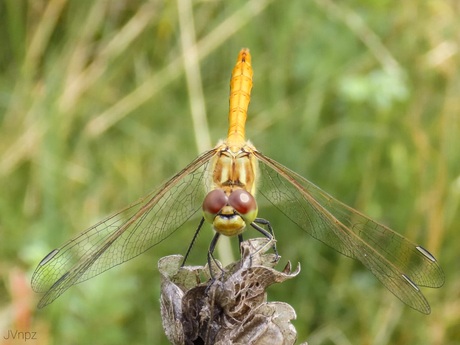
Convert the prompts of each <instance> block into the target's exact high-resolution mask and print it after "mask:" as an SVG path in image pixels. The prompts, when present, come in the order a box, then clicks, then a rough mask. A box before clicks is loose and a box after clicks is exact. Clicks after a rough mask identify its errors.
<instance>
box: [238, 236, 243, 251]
mask: <svg viewBox="0 0 460 345" xmlns="http://www.w3.org/2000/svg"><path fill="white" fill-rule="evenodd" d="M241 243H243V234H239V235H238V245H239V248H240V254H242V252H241Z"/></svg>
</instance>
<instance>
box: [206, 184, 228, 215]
mask: <svg viewBox="0 0 460 345" xmlns="http://www.w3.org/2000/svg"><path fill="white" fill-rule="evenodd" d="M227 201H228V198H227V196H226V195H225V193H224V191H223V190H222V189H214V190H212V191H210V192H209V193H208V195H206V197H205V198H204V201H203V211H204V213H205V214H209V215H214V216H215V215H216V214H218V213H219V211H220V210H221V209H222V207H224V206H225V205H227Z"/></svg>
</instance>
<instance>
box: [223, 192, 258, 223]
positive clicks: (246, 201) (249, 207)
mask: <svg viewBox="0 0 460 345" xmlns="http://www.w3.org/2000/svg"><path fill="white" fill-rule="evenodd" d="M228 204H229V205H230V206H231V207H233V208H234V209H235V210H236V212H238V213H239V214H240V215H241V216H242V217H243V219H244V220H245V221H246V222H249V223H250V222H252V221H253V220H254V219H255V218H256V215H257V202H256V199H254V197H253V196H252V195H251V193H249V192H247V191H245V190H244V189H237V190H235V191H233V192H232V194H230V196H229V198H228Z"/></svg>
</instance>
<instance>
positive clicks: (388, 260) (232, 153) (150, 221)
mask: <svg viewBox="0 0 460 345" xmlns="http://www.w3.org/2000/svg"><path fill="white" fill-rule="evenodd" d="M252 77H253V69H252V65H251V55H250V53H249V50H248V49H242V50H241V51H240V53H239V54H238V58H237V61H236V65H235V67H234V69H233V71H232V76H231V80H230V110H229V116H228V117H229V129H228V134H227V138H226V139H224V140H221V141H219V143H218V144H217V145H216V146H215V147H214V148H213V149H210V150H208V151H206V152H204V153H202V154H201V155H200V156H198V157H197V158H195V160H193V161H192V162H191V163H190V164H189V165H187V166H186V167H185V168H184V169H183V170H182V171H180V172H179V173H177V174H176V175H175V176H173V177H172V178H171V179H170V180H168V181H167V182H166V183H164V184H163V185H162V186H160V187H159V188H158V189H156V190H154V191H153V192H151V193H149V194H148V195H146V196H145V197H143V198H141V199H140V200H138V201H137V202H134V203H133V204H131V205H129V206H127V207H125V208H124V209H122V210H121V211H119V212H117V213H115V214H113V215H111V216H109V217H107V218H106V219H104V220H102V221H100V222H99V223H97V224H95V225H93V226H92V227H90V228H88V229H87V230H85V231H83V232H82V233H80V234H79V235H77V236H76V237H74V238H72V239H71V240H69V241H68V242H67V243H65V244H64V245H62V246H61V247H59V248H56V249H54V250H52V251H51V252H50V253H49V254H48V255H46V256H45V257H44V258H43V259H42V260H41V262H40V263H39V264H38V266H37V268H36V270H35V272H34V274H33V276H32V282H31V283H32V288H33V290H34V291H36V292H39V293H42V294H43V296H42V298H41V300H40V301H39V304H38V307H39V308H42V307H44V306H46V305H48V304H50V303H51V302H53V301H54V300H55V299H56V298H58V297H59V296H60V295H62V294H63V293H64V292H65V291H66V290H67V289H69V288H70V287H71V286H73V285H75V284H78V283H81V282H83V281H86V280H88V279H90V278H93V277H94V276H97V275H99V274H101V273H102V272H104V271H106V270H108V269H110V268H112V267H114V266H117V265H120V264H122V263H124V262H126V261H128V260H131V259H132V258H134V257H136V256H138V255H140V254H142V253H143V252H145V251H146V250H148V249H151V248H154V247H155V246H158V245H160V244H161V243H162V242H163V241H164V240H166V239H167V238H168V237H170V236H171V235H172V234H173V233H174V232H176V231H177V230H178V229H179V228H181V226H182V225H183V224H184V223H186V222H187V221H189V220H190V219H191V218H193V217H194V216H196V214H199V212H200V210H201V212H202V218H201V221H200V222H199V226H198V228H197V231H196V233H195V237H196V234H197V233H198V231H199V230H200V229H201V227H202V226H203V224H204V223H205V222H207V223H209V224H211V226H212V229H213V230H214V237H213V239H212V241H211V244H210V246H209V251H208V261H209V257H210V255H212V252H213V251H214V247H215V245H216V242H217V240H218V238H219V236H221V235H224V236H238V237H239V238H240V241H241V239H242V233H243V232H244V230H245V229H246V228H248V227H253V228H255V229H256V230H258V231H260V232H261V233H262V234H263V235H264V236H266V237H268V238H270V239H272V238H273V236H274V234H273V229H272V227H271V226H270V222H269V221H268V220H265V219H262V218H258V217H257V216H258V206H257V205H258V204H257V201H256V198H258V199H266V200H267V201H268V202H269V203H270V204H272V205H273V206H275V207H276V208H278V209H279V210H280V211H281V212H282V213H283V214H284V215H285V216H286V217H287V218H289V219H290V220H291V221H292V222H293V223H294V224H296V225H297V226H298V227H299V228H301V229H302V230H303V231H304V232H306V233H307V234H309V235H311V236H312V237H314V238H315V239H317V240H319V241H321V242H323V243H324V244H326V245H328V246H330V247H332V248H333V249H335V250H336V251H337V252H339V253H341V254H343V255H345V256H348V257H351V258H353V259H356V260H358V261H360V262H361V263H362V264H363V265H364V266H365V267H366V268H367V269H368V270H369V271H371V272H372V273H373V274H374V275H375V276H376V277H377V278H378V280H380V282H381V283H382V284H383V285H384V286H385V287H386V288H387V289H388V290H389V291H391V292H392V293H393V294H394V295H395V296H396V297H397V298H399V299H400V300H401V301H402V302H404V303H405V304H407V305H408V306H409V307H411V308H413V309H415V310H418V311H419V312H421V313H424V314H429V313H430V311H431V309H430V305H429V303H428V301H427V300H426V298H425V297H424V295H423V294H422V291H421V289H420V287H422V286H423V287H430V288H437V287H441V286H442V285H443V284H444V273H443V271H442V268H441V267H440V265H439V264H438V262H437V260H436V259H435V257H434V256H433V255H432V254H431V253H430V252H429V251H428V250H427V249H425V248H423V247H422V246H420V245H417V244H415V243H413V242H412V241H410V240H408V239H406V238H405V237H403V236H402V235H400V234H398V233H397V232H395V231H393V230H391V229H390V228H388V227H387V226H385V225H383V224H379V223H378V222H376V221H374V220H372V219H371V218H369V217H367V216H366V215H364V214H362V213H360V212H359V211H357V210H355V209H353V208H351V207H349V206H347V205H346V204H344V203H342V202H340V201H338V200H336V199H335V198H333V197H332V196H331V195H329V194H328V193H326V192H324V191H323V190H321V189H320V188H319V187H317V186H316V185H315V184H313V183H312V182H310V181H308V180H307V179H305V178H304V177H302V176H300V175H299V174H297V173H295V172H294V171H292V170H290V169H288V168H286V167H285V166H283V165H281V164H280V163H278V162H277V161H275V160H273V159H271V158H269V157H267V156H265V155H264V154H262V153H261V152H260V151H258V150H257V149H256V148H255V146H254V145H253V144H252V143H251V142H250V141H248V140H246V139H245V123H246V118H247V111H248V106H249V102H250V94H251V89H252V84H253V82H252ZM267 229H268V230H267ZM195 237H194V239H195ZM193 241H194V240H192V243H193ZM189 249H190V248H189ZM275 250H276V248H275ZM187 254H188V252H187Z"/></svg>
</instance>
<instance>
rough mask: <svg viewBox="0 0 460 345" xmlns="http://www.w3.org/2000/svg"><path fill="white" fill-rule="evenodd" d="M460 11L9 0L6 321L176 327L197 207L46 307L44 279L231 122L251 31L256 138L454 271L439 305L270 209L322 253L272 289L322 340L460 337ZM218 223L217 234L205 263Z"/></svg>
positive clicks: (305, 251) (319, 0)
mask: <svg viewBox="0 0 460 345" xmlns="http://www.w3.org/2000/svg"><path fill="white" fill-rule="evenodd" d="M459 17H460V7H459V4H458V2H457V1H453V0H450V1H423V2H419V1H403V2H394V1H359V0H357V1H346V2H342V1H335V0H315V1H302V0H295V1H290V2H284V1H283V2H282V1H270V0H249V1H246V0H244V1H243V0H238V1H232V2H230V1H194V2H192V1H189V0H178V1H177V2H170V1H156V0H152V1H138V0H132V1H94V2H93V1H66V0H46V1H45V0H33V1H32V0H29V1H17V0H4V1H2V2H0V22H1V23H2V25H0V37H1V41H2V49H1V50H0V73H1V77H0V120H1V136H0V179H1V181H0V182H1V183H0V195H1V197H0V262H1V263H0V281H1V284H0V292H1V294H0V296H1V297H0V308H1V313H0V315H1V316H0V317H1V323H0V324H1V330H2V335H3V336H6V332H7V330H9V329H10V330H22V331H31V332H37V338H38V340H35V341H34V343H36V344H48V343H49V344H89V343H91V344H126V343H130V344H151V343H155V344H160V343H167V340H166V338H165V336H164V335H163V332H162V327H161V320H160V312H159V303H158V299H159V289H160V287H159V277H158V272H157V270H156V262H157V260H158V259H159V258H160V257H161V256H164V255H169V254H176V253H178V254H184V253H185V251H186V248H187V244H188V243H189V241H190V239H191V237H192V233H193V230H194V228H195V226H196V223H193V222H192V223H191V224H188V225H187V226H185V227H186V228H187V229H184V230H181V231H178V232H176V234H175V235H174V236H173V237H171V238H169V239H168V240H167V241H165V242H164V243H162V244H161V245H160V246H158V248H156V247H155V249H154V250H151V251H148V252H147V253H145V254H143V255H142V256H140V257H139V258H136V259H135V260H132V261H130V262H129V263H126V264H124V265H123V266H121V267H119V268H116V269H113V270H111V271H110V272H107V273H105V274H103V275H101V276H99V277H96V278H94V279H92V280H90V281H88V282H85V283H83V284H79V285H77V286H75V287H73V288H72V289H70V290H69V291H68V292H67V293H66V294H64V295H63V296H62V297H60V298H59V299H58V300H57V301H55V302H54V303H53V304H52V305H50V306H49V307H47V308H45V309H43V310H36V309H35V304H36V302H37V300H38V298H39V296H36V295H35V294H33V293H32V292H31V291H30V288H29V283H28V280H29V279H30V276H31V274H32V272H33V270H34V268H35V266H36V264H37V263H38V262H39V261H40V259H41V258H42V257H43V256H44V255H45V254H46V253H48V252H49V251H50V250H51V249H53V248H55V247H57V246H58V245H60V244H61V243H62V242H63V241H65V240H67V239H69V238H71V237H72V236H74V235H75V234H76V233H78V232H80V231H82V230H83V229H84V228H85V227H87V226H89V225H91V224H93V223H95V222H96V221H97V220H99V219H101V218H103V217H104V216H106V215H108V214H109V213H110V212H113V211H115V210H117V209H120V208H122V207H123V206H124V205H127V204H129V203H130V202H132V201H133V200H136V199H137V198H138V197H140V196H141V195H143V194H146V193H147V192H148V191H150V190H152V189H153V188H155V187H156V186H158V185H159V184H160V183H161V182H162V181H164V180H166V179H167V178H168V176H171V175H173V174H174V173H176V172H177V171H179V170H180V169H181V168H183V167H184V166H185V165H186V164H187V163H189V162H190V161H191V160H192V159H193V158H194V157H195V156H196V155H197V154H198V152H199V151H202V150H204V149H205V148H209V147H210V146H211V145H213V144H214V143H215V142H216V141H217V140H218V139H219V138H221V137H223V136H224V135H225V133H226V121H227V119H226V113H227V106H228V100H227V97H228V81H229V76H230V72H231V69H232V67H233V64H234V61H235V59H236V55H237V53H238V51H239V49H240V48H241V47H249V48H250V49H251V52H252V55H253V67H254V70H255V77H254V89H253V97H252V103H251V106H250V113H249V119H248V124H247V133H248V137H249V138H250V139H251V141H252V142H253V143H254V144H255V145H256V146H257V147H258V148H259V150H261V151H262V152H264V153H265V154H267V155H268V156H270V157H272V158H274V159H276V160H278V161H280V162H281V163H283V164H284V165H286V166H288V167H290V168H291V169H292V170H294V171H297V172H299V173H300V174H302V175H303V176H305V177H307V178H308V179H310V180H311V181H313V182H314V183H315V184H317V185H319V186H321V187H322V188H323V189H324V190H326V191H328V192H330V193H331V194H332V195H335V196H337V197H338V198H339V199H340V200H342V201H344V202H346V203H348V204H349V205H351V206H353V207H355V208H357V209H359V210H362V211H363V212H364V213H366V214H369V215H370V216H372V217H374V218H376V219H378V220H380V221H382V222H384V223H386V224H388V225H390V226H391V227H392V228H394V229H396V230H397V231H398V232H400V233H401V234H403V235H404V236H406V237H408V238H410V239H412V240H414V241H416V242H418V243H421V244H423V245H424V246H425V247H426V248H428V249H429V250H430V251H432V252H433V253H434V254H435V255H436V256H437V257H438V259H439V260H440V262H441V264H442V266H443V268H444V270H445V273H446V284H445V286H444V287H443V288H441V289H439V290H428V289H426V290H424V292H425V293H426V296H427V298H428V299H429V301H430V303H431V306H432V314H431V315H430V316H424V315H421V314H419V313H417V312H415V311H413V310H411V309H410V308H408V307H406V306H405V305H403V304H402V303H400V301H399V300H397V299H396V298H395V297H394V296H393V295H392V294H391V293H389V292H388V291H386V290H385V289H384V288H383V287H382V286H381V285H380V284H379V283H378V282H377V280H376V279H375V278H374V277H373V276H372V274H371V273H369V272H367V271H366V270H364V269H363V268H362V267H361V266H360V265H359V264H357V263H355V262H353V261H352V260H349V259H346V258H342V257H341V256H340V255H338V254H337V253H335V252H334V251H333V250H331V249H329V248H327V247H325V246H324V245H322V244H321V243H319V242H317V241H315V240H313V239H312V238H308V237H307V236H306V235H305V233H303V232H302V231H300V230H298V229H296V228H295V226H294V225H293V224H291V223H289V222H288V221H286V219H285V218H283V217H282V215H279V214H277V213H276V211H272V210H263V209H262V210H261V211H260V215H261V216H262V217H264V214H269V215H273V217H271V218H270V220H271V221H272V223H273V225H274V227H275V229H276V234H277V239H278V241H279V251H280V253H281V254H282V256H283V260H288V259H289V260H291V261H294V262H296V261H300V262H301V263H302V272H301V274H300V276H299V277H298V278H297V279H294V280H293V281H290V282H288V283H285V284H284V285H283V286H279V287H273V289H272V290H271V293H272V295H271V296H269V298H270V299H271V300H280V301H284V302H287V303H290V304H291V305H292V306H293V307H294V308H295V309H296V311H297V314H298V319H297V320H296V321H295V325H296V327H297V329H298V331H299V336H300V339H301V340H303V341H305V340H308V342H309V344H379V345H381V344H430V345H432V344H444V345H447V344H458V343H459V342H460V331H459V328H458V325H459V324H460V293H459V291H460V275H459V256H458V252H459V243H460V232H459V231H458V230H459V225H460V215H459V213H460V212H459V204H460V160H459V159H458V155H459V151H460V135H459V133H460V121H459V113H460V101H459V97H458V95H459V94H460V72H459V71H460V58H459V51H460V46H459V42H460V37H459V33H460V21H459V20H458V18H459ZM194 57H195V58H196V59H195V58H194ZM184 61H186V62H188V67H186V66H187V64H184ZM194 71H195V72H196V71H198V72H199V73H198V74H197V73H195V74H194V73H193V72H194ZM207 122H209V128H210V129H209V131H208V130H207V127H206V125H207ZM208 135H209V136H210V138H211V143H208V141H209V140H208V139H207V136H208ZM210 239H211V234H210V232H206V231H203V233H202V234H201V236H200V237H199V239H198V241H197V245H196V246H195V248H194V252H193V257H192V259H191V261H192V263H193V262H195V263H197V264H202V263H203V262H204V260H205V251H206V249H207V246H208V244H209V241H210ZM231 243H232V247H233V251H234V252H235V253H236V247H237V246H236V241H234V240H233V241H231ZM2 341H3V339H2Z"/></svg>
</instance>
